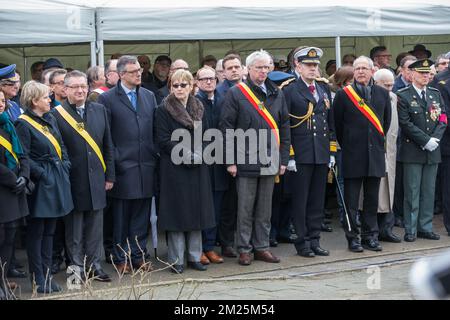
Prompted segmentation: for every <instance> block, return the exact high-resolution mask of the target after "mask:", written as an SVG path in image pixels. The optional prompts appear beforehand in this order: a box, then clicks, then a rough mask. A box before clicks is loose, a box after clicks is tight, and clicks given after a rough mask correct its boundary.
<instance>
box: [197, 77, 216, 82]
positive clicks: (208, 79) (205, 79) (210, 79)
mask: <svg viewBox="0 0 450 320" xmlns="http://www.w3.org/2000/svg"><path fill="white" fill-rule="evenodd" d="M215 80H216V78H211V77H209V78H199V79H198V81H204V82H208V81H211V82H213V81H215Z"/></svg>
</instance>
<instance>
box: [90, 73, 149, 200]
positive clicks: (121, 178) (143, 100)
mask: <svg viewBox="0 0 450 320" xmlns="http://www.w3.org/2000/svg"><path fill="white" fill-rule="evenodd" d="M136 92H137V99H138V100H137V110H135V109H134V108H133V106H132V105H131V102H130V100H129V99H128V96H127V95H126V94H125V91H124V90H123V88H122V86H121V84H120V81H119V82H118V83H117V85H116V86H115V87H114V88H112V89H110V90H109V91H107V92H105V93H103V94H101V95H100V96H99V98H98V102H99V103H101V104H103V105H104V106H105V108H106V110H107V113H108V120H109V124H110V128H111V136H112V142H113V145H114V159H115V167H116V182H115V184H114V188H113V189H112V190H111V191H110V192H109V193H108V196H111V197H113V198H117V199H144V198H151V197H152V196H153V194H154V174H155V167H156V163H157V147H156V145H155V142H154V137H153V118H154V114H155V109H156V107H157V104H156V100H155V96H154V94H153V93H152V92H151V91H149V90H147V89H145V88H142V87H141V88H137V90H136Z"/></svg>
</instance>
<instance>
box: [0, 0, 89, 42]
mask: <svg viewBox="0 0 450 320" xmlns="http://www.w3.org/2000/svg"><path fill="white" fill-rule="evenodd" d="M78 3H79V1H48V0H14V1H10V0H0V30H1V33H2V35H1V37H0V45H16V44H20V45H31V44H47V43H80V42H91V41H95V9H94V8H88V7H83V6H79V5H78Z"/></svg>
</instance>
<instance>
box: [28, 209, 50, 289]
mask: <svg viewBox="0 0 450 320" xmlns="http://www.w3.org/2000/svg"><path fill="white" fill-rule="evenodd" d="M27 222H28V224H27V255H28V264H29V268H30V276H31V279H32V280H35V281H36V284H37V285H39V286H41V285H42V284H43V283H45V279H48V278H49V277H50V276H51V272H50V270H51V267H52V250H53V236H54V234H55V229H56V218H46V219H43V218H29V219H28V221H27Z"/></svg>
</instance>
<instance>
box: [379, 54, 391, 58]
mask: <svg viewBox="0 0 450 320" xmlns="http://www.w3.org/2000/svg"><path fill="white" fill-rule="evenodd" d="M377 57H382V58H392V54H379V55H377Z"/></svg>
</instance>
